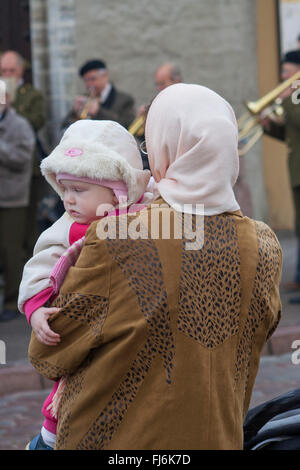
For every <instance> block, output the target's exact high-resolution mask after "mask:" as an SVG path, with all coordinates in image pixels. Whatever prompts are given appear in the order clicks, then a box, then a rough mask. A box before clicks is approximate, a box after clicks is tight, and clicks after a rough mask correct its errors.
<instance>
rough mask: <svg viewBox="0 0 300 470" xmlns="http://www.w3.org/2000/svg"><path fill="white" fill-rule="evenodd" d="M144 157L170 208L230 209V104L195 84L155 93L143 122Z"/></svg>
mask: <svg viewBox="0 0 300 470" xmlns="http://www.w3.org/2000/svg"><path fill="white" fill-rule="evenodd" d="M145 136H146V145H147V151H148V158H149V163H150V168H151V171H152V174H153V177H154V179H155V181H156V184H157V189H158V192H159V193H160V194H161V196H162V197H163V198H164V199H165V201H166V202H168V203H169V204H170V205H171V206H172V207H174V208H175V209H177V210H178V208H179V207H180V208H181V209H180V210H181V211H182V212H190V213H196V212H197V211H196V209H195V207H193V209H191V208H189V207H187V206H186V207H184V205H185V204H188V205H190V204H193V205H196V204H204V215H215V214H221V213H222V212H226V211H235V210H238V209H239V205H238V203H237V201H236V199H235V196H234V193H233V189H232V188H233V186H234V184H235V182H236V180H237V177H238V172H239V157H238V129H237V123H236V118H235V115H234V112H233V109H232V108H231V106H230V105H229V104H228V103H227V101H225V100H224V99H223V98H221V96H219V95H218V94H217V93H215V92H214V91H212V90H210V89H209V88H206V87H203V86H200V85H190V84H184V83H179V84H176V85H171V86H169V87H168V88H166V89H165V90H163V91H162V92H161V93H159V94H158V95H157V96H156V98H155V99H154V101H153V102H152V104H151V106H150V109H149V112H148V116H147V121H146V130H145Z"/></svg>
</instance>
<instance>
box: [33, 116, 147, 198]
mask: <svg viewBox="0 0 300 470" xmlns="http://www.w3.org/2000/svg"><path fill="white" fill-rule="evenodd" d="M41 172H42V174H43V175H44V177H45V178H46V180H47V181H48V183H49V184H50V185H51V186H52V187H53V188H54V190H55V191H56V192H57V193H58V194H59V195H60V197H62V195H63V193H62V187H61V186H60V184H59V182H57V180H56V175H57V174H59V173H65V174H69V175H74V176H75V177H76V178H80V177H82V178H85V179H86V178H88V179H91V180H97V182H98V183H100V184H101V180H112V181H123V182H124V183H125V185H126V186H127V189H128V205H130V204H133V203H135V202H137V201H138V200H139V199H140V198H141V196H142V195H143V194H144V192H145V190H146V187H147V184H148V181H149V179H150V172H149V171H148V170H143V163H142V159H141V156H140V152H139V149H138V147H137V144H136V141H135V138H134V137H133V136H132V135H131V134H130V133H129V132H128V131H127V130H126V129H125V128H124V127H123V126H121V125H120V124H118V123H117V122H115V121H96V120H89V119H85V120H79V121H76V122H75V123H74V124H72V125H71V126H70V127H68V129H67V130H66V132H65V133H64V135H63V137H62V139H61V141H60V143H59V144H58V145H57V146H56V147H55V149H54V150H53V151H52V152H51V153H50V155H49V156H48V157H47V158H45V159H44V160H43V161H42V163H41Z"/></svg>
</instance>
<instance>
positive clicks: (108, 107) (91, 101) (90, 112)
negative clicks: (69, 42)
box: [62, 59, 135, 129]
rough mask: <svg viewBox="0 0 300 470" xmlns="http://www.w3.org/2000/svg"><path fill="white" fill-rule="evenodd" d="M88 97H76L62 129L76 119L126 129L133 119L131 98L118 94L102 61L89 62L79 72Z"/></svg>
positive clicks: (120, 92)
mask: <svg viewBox="0 0 300 470" xmlns="http://www.w3.org/2000/svg"><path fill="white" fill-rule="evenodd" d="M79 75H80V77H81V78H82V79H83V81H84V84H85V87H86V90H87V96H84V95H79V96H77V97H76V98H75V100H74V104H73V109H72V110H71V111H70V112H69V113H68V115H67V116H66V118H65V119H64V122H63V125H62V127H63V128H64V129H65V128H66V127H68V126H69V125H70V124H72V123H73V122H75V121H77V120H79V119H97V120H103V119H105V120H110V121H116V122H118V123H119V124H121V125H122V126H124V127H125V128H128V126H129V125H130V123H131V122H132V120H133V119H134V116H135V110H134V100H133V98H132V97H131V96H130V95H129V94H127V93H124V92H122V91H119V90H118V89H117V88H116V87H115V86H114V84H113V83H112V82H111V81H110V77H109V71H108V69H107V66H106V64H105V62H103V61H102V60H98V59H97V60H90V61H88V62H86V63H85V64H84V65H83V66H82V67H81V68H80V70H79Z"/></svg>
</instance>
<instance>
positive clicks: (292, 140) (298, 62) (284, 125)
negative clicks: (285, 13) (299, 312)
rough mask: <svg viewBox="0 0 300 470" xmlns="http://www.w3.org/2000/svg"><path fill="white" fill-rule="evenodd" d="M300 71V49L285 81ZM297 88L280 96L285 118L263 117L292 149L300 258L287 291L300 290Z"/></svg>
mask: <svg viewBox="0 0 300 470" xmlns="http://www.w3.org/2000/svg"><path fill="white" fill-rule="evenodd" d="M298 71H300V49H295V50H293V51H288V52H287V53H286V54H285V55H284V57H283V60H282V65H281V78H282V80H287V79H289V78H291V77H292V76H293V75H294V74H295V73H297V72H298ZM294 92H295V88H293V87H288V88H286V89H285V91H284V92H283V93H281V95H280V96H279V97H280V98H281V99H282V100H283V101H282V107H283V110H284V116H283V118H280V119H276V118H274V117H272V118H270V117H268V116H267V117H264V116H262V119H261V124H262V125H263V128H264V132H265V133H266V134H267V135H269V136H271V137H275V138H276V139H279V140H282V141H284V142H285V143H286V145H287V147H288V168H289V178H290V185H291V189H292V195H293V202H294V209H295V229H296V236H297V239H298V257H297V267H296V274H295V278H294V282H291V283H288V284H286V285H285V286H283V287H284V288H285V289H286V290H289V291H292V290H299V291H300V132H299V129H300V107H299V105H296V104H295V103H293V101H292V99H291V95H292V93H294ZM290 302H292V303H300V297H295V298H292V299H290Z"/></svg>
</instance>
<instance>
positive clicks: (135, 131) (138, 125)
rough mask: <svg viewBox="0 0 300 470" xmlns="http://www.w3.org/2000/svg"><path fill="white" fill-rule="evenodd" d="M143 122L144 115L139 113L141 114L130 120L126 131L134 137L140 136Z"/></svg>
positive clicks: (142, 131) (142, 133) (142, 132)
mask: <svg viewBox="0 0 300 470" xmlns="http://www.w3.org/2000/svg"><path fill="white" fill-rule="evenodd" d="M145 122H146V117H145V115H144V114H141V116H138V117H137V118H135V119H134V120H133V121H132V123H131V124H130V126H129V127H128V132H130V134H132V135H133V136H134V137H141V136H142V135H144V132H145Z"/></svg>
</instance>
